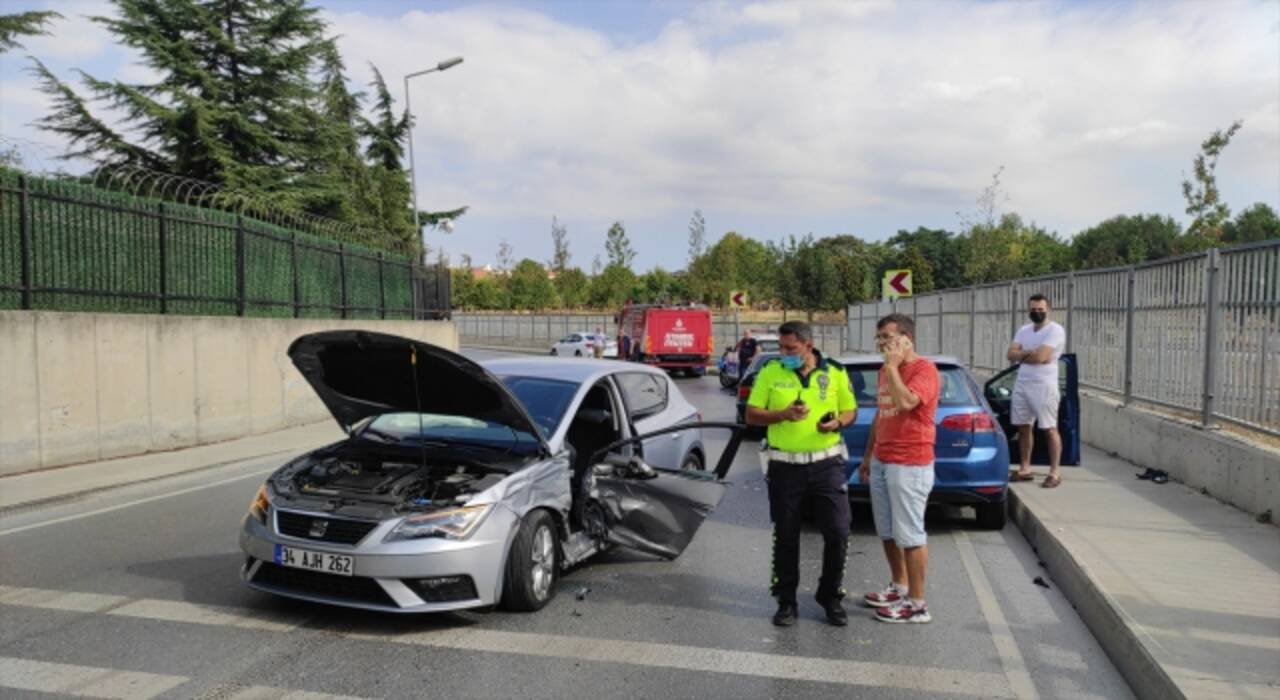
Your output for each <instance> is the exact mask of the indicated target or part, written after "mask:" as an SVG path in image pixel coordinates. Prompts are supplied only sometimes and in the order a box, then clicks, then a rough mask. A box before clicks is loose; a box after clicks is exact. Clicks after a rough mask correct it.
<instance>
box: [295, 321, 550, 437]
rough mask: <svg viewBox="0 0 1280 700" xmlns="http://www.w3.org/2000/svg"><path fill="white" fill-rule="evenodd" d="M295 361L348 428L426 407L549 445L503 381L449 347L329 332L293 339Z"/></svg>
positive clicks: (360, 333) (363, 333) (369, 334)
mask: <svg viewBox="0 0 1280 700" xmlns="http://www.w3.org/2000/svg"><path fill="white" fill-rule="evenodd" d="M289 359H291V360H293V364H294V366H296V367H297V368H298V371H300V372H302V376H304V377H306V379H307V382H309V383H310V384H311V388H312V389H314V390H315V392H316V394H317V395H319V397H320V400H321V401H323V402H324V405H325V406H326V407H328V409H329V412H330V413H332V414H333V417H334V419H335V420H337V421H338V425H341V426H342V428H343V430H346V431H347V432H348V433H350V432H351V427H352V426H353V425H355V424H356V423H358V422H360V421H361V420H364V419H365V418H369V417H371V416H378V415H382V414H384V413H417V412H422V413H433V414H438V415H446V416H463V417H467V418H476V419H480V420H485V421H490V422H492V423H499V424H502V425H506V426H509V427H511V428H513V429H515V430H518V431H520V432H524V433H528V434H529V435H532V436H534V437H535V438H536V439H537V440H538V442H539V443H541V444H542V446H543V448H544V449H545V447H546V442H545V440H543V437H542V434H541V433H540V432H539V431H538V429H537V427H535V424H534V422H533V419H532V418H530V417H529V412H528V411H526V410H525V407H524V405H523V404H521V403H520V401H519V400H518V399H517V398H516V397H515V396H514V395H513V394H512V393H511V391H510V390H509V389H507V387H506V385H505V384H503V383H502V380H500V379H498V378H497V377H495V376H494V375H493V374H491V373H490V372H489V371H488V370H486V369H484V368H483V367H481V366H480V365H478V364H476V363H474V362H472V361H471V360H468V359H467V358H465V357H463V356H461V355H458V354H457V353H453V352H450V351H448V350H445V349H444V348H441V347H437V346H435V345H431V344H429V343H423V342H421V341H417V340H412V339H409V338H402V337H400V336H395V335H387V334H385V333H374V332H372V331H360V330H349V331H348V330H344V331H324V332H321V333H311V334H308V335H304V336H300V337H299V338H298V339H297V340H294V341H293V344H292V345H290V346H289ZM415 388H416V392H415Z"/></svg>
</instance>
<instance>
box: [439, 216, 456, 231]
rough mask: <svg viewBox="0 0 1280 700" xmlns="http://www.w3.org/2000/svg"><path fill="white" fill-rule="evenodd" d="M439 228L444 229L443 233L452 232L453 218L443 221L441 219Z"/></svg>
mask: <svg viewBox="0 0 1280 700" xmlns="http://www.w3.org/2000/svg"><path fill="white" fill-rule="evenodd" d="M440 228H442V229H444V232H445V233H453V220H452V219H445V220H444V221H441V222H440Z"/></svg>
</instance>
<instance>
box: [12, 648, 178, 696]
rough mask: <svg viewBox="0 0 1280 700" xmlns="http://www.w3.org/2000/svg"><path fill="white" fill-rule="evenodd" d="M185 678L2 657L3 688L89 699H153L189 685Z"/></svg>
mask: <svg viewBox="0 0 1280 700" xmlns="http://www.w3.org/2000/svg"><path fill="white" fill-rule="evenodd" d="M187 680H188V679H187V678H186V677H184V676H169V675H163V674H157V673H142V672H140V671H117V670H115V669H110V668H97V667H94V666H75V665H72V664H55V663H49V662H47V661H31V660H28V659H14V658H9V657H3V656H0V687H4V688H15V689H18V690H30V691H34V692H39V693H62V694H64V695H75V696H78V697H88V698H139V699H143V700H145V699H146V698H153V697H155V696H157V695H159V694H161V693H164V692H167V691H170V690H173V689H174V688H176V687H178V686H180V685H182V684H183V683H186V682H187Z"/></svg>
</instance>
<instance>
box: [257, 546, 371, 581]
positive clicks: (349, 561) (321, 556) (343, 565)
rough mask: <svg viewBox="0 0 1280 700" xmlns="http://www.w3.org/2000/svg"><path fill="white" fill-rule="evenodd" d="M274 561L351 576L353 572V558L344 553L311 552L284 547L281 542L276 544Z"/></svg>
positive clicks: (309, 569)
mask: <svg viewBox="0 0 1280 700" xmlns="http://www.w3.org/2000/svg"><path fill="white" fill-rule="evenodd" d="M276 563H277V564H279V565H280V566H288V567H292V568H294V569H306V570H308V571H320V572H323V573H326V574H336V575H338V576H353V575H354V574H355V572H354V569H355V559H354V558H353V557H349V556H346V555H344V554H329V553H328V552H312V551H310V550H306V549H298V548H297V547H286V546H284V545H282V544H278V545H276Z"/></svg>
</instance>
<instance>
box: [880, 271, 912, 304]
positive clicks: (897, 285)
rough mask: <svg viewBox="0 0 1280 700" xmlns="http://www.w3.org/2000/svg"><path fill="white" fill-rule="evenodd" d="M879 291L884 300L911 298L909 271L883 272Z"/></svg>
mask: <svg viewBox="0 0 1280 700" xmlns="http://www.w3.org/2000/svg"><path fill="white" fill-rule="evenodd" d="M880 289H881V292H882V297H883V298H885V299H897V298H898V297H909V296H911V270H885V271H884V279H883V280H882V281H881V283H880Z"/></svg>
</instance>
